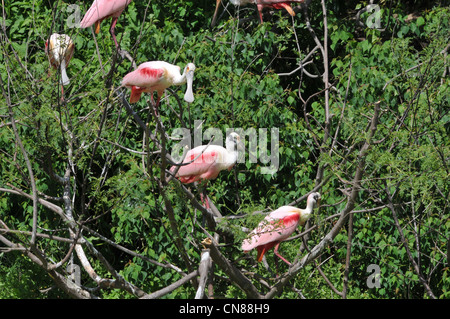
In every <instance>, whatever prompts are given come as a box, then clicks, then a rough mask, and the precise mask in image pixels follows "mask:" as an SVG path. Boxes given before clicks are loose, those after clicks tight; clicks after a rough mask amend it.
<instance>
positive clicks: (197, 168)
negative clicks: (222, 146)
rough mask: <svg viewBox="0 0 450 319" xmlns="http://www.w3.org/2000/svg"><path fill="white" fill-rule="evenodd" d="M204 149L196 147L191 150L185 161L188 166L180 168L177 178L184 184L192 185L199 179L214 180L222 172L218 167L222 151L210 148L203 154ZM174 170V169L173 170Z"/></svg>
mask: <svg viewBox="0 0 450 319" xmlns="http://www.w3.org/2000/svg"><path fill="white" fill-rule="evenodd" d="M203 150H204V147H202V146H201V147H196V148H194V149H192V150H190V151H189V152H188V153H187V154H186V157H185V159H184V161H183V163H189V162H192V161H193V162H192V163H190V164H188V165H184V166H180V168H179V170H178V172H177V177H178V178H179V179H180V180H181V181H182V182H184V183H192V182H195V181H197V180H199V179H214V178H216V177H217V175H218V174H219V172H220V169H219V168H218V167H217V160H218V158H219V157H220V151H219V150H216V149H215V148H211V150H208V148H207V149H206V150H205V151H204V152H203V153H202V151H203ZM172 169H174V168H172Z"/></svg>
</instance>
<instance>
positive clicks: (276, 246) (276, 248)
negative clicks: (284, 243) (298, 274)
mask: <svg viewBox="0 0 450 319" xmlns="http://www.w3.org/2000/svg"><path fill="white" fill-rule="evenodd" d="M279 246H280V243H278V244H276V245H275V249H274V251H273V252H274V253H275V255H277V256H278V257H280V259H281V260H282V261H284V262H285V263H286V264H288V265H289V266H290V265H291V263H290V262H289V261H287V260H286V259H285V258H284V257H283V256H281V255H280V254H279V253H278V247H279Z"/></svg>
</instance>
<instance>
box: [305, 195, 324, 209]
mask: <svg viewBox="0 0 450 319" xmlns="http://www.w3.org/2000/svg"><path fill="white" fill-rule="evenodd" d="M320 199H321V197H320V194H319V193H317V192H315V193H311V194H309V196H308V200H307V206H310V205H311V207H312V208H314V207H316V206H319V205H320Z"/></svg>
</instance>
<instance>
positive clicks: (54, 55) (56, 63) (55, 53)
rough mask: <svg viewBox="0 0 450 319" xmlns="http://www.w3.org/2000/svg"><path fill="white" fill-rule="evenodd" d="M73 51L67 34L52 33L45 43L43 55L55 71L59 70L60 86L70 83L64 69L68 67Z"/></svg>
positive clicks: (73, 48)
mask: <svg viewBox="0 0 450 319" xmlns="http://www.w3.org/2000/svg"><path fill="white" fill-rule="evenodd" d="M74 50H75V46H74V44H73V42H72V39H71V38H70V37H69V36H68V35H67V34H58V33H53V34H52V35H51V36H50V38H49V39H48V40H47V41H45V53H46V54H47V56H48V60H49V62H50V65H51V66H52V67H54V68H55V69H60V70H61V80H60V82H61V84H62V85H68V84H69V83H70V81H69V78H68V77H67V72H66V68H67V66H68V65H69V61H70V59H71V58H72V56H73V52H74Z"/></svg>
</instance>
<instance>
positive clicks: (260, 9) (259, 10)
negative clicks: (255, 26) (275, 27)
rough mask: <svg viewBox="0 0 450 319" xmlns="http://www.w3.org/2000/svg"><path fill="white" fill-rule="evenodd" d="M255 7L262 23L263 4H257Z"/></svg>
mask: <svg viewBox="0 0 450 319" xmlns="http://www.w3.org/2000/svg"><path fill="white" fill-rule="evenodd" d="M256 7H257V8H258V12H259V22H260V23H261V24H262V23H263V17H262V10H263V5H262V4H257V5H256Z"/></svg>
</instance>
